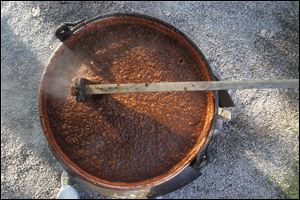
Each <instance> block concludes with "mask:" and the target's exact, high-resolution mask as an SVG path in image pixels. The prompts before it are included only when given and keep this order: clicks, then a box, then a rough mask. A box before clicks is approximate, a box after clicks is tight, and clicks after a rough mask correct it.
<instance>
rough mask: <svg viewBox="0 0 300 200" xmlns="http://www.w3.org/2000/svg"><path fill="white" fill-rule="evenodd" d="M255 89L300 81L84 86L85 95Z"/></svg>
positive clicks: (293, 86) (291, 85)
mask: <svg viewBox="0 0 300 200" xmlns="http://www.w3.org/2000/svg"><path fill="white" fill-rule="evenodd" d="M253 88H258V89H263V88H299V79H284V80H239V81H194V82H160V83H128V84H95V85H84V86H83V89H84V92H85V94H112V93H130V92H172V91H204V90H231V89H232V90H234V89H253Z"/></svg>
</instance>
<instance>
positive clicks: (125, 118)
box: [47, 24, 208, 182]
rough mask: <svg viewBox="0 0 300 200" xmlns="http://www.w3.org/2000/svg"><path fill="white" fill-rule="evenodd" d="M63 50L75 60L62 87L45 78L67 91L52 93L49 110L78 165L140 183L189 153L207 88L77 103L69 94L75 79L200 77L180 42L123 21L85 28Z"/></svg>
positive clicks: (204, 106)
mask: <svg viewBox="0 0 300 200" xmlns="http://www.w3.org/2000/svg"><path fill="white" fill-rule="evenodd" d="M69 51H70V52H72V54H74V55H76V56H77V57H78V59H79V60H80V61H81V62H79V64H78V63H77V64H74V65H76V67H74V66H73V68H72V69H73V71H72V70H70V71H72V73H71V72H70V73H69V76H72V77H71V79H70V81H67V88H63V89H58V88H61V87H63V86H64V85H66V84H61V83H60V82H59V81H53V82H52V83H51V88H52V90H53V91H56V89H55V88H57V91H60V90H63V91H64V92H65V95H62V96H59V95H51V93H50V94H49V95H48V96H47V112H48V116H49V120H50V125H51V129H52V131H53V134H54V136H55V138H56V141H57V143H58V144H59V146H60V148H61V149H62V150H63V151H64V152H65V154H66V155H67V156H68V157H69V158H70V159H71V160H72V161H73V162H74V163H76V165H78V166H79V167H80V168H82V169H83V170H85V171H86V172H88V173H90V174H92V175H94V176H96V177H99V178H101V179H104V180H107V181H112V182H138V181H142V180H145V179H149V178H153V177H157V176H159V175H162V174H164V173H166V172H168V171H170V170H171V169H172V167H174V166H175V165H176V164H178V163H179V162H180V161H181V160H182V159H183V158H184V157H185V156H186V155H187V154H188V153H189V152H190V151H191V149H192V148H193V147H194V145H195V144H196V143H197V141H198V138H199V137H200V133H201V130H202V129H203V126H204V123H205V116H206V112H207V101H208V100H207V99H208V97H207V92H159V93H128V94H112V95H96V96H93V97H91V98H89V99H88V100H87V101H86V102H80V103H79V102H76V100H75V97H74V96H73V95H72V93H71V92H70V91H71V88H72V84H73V83H74V80H75V79H76V78H79V77H81V78H86V79H88V80H89V81H90V83H97V84H104V83H116V84H118V83H151V82H168V81H199V80H203V76H202V75H201V72H200V70H199V66H198V65H197V64H196V61H195V60H193V58H191V56H190V55H189V54H188V53H186V52H187V51H186V50H185V48H184V47H183V46H182V45H181V44H179V43H178V42H177V41H176V40H174V39H172V38H171V37H169V36H167V35H165V34H163V33H161V32H160V31H157V30H154V29H151V28H147V27H144V26H139V25H130V24H123V25H118V26H109V27H106V28H102V29H99V30H98V31H94V32H91V33H90V34H89V35H86V36H85V37H83V38H82V39H81V40H80V41H79V42H78V44H77V45H75V46H74V47H72V48H71V49H70V50H69ZM65 62H66V61H65ZM70 74H71V75H70ZM56 76H63V74H60V73H56ZM61 79H62V80H63V79H64V77H62V78H61Z"/></svg>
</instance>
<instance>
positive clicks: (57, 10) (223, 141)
mask: <svg viewBox="0 0 300 200" xmlns="http://www.w3.org/2000/svg"><path fill="white" fill-rule="evenodd" d="M114 12H138V13H142V14H147V15H150V16H153V17H157V18H159V19H162V20H164V21H166V22H169V23H170V24H172V25H174V26H175V27H177V28H178V29H180V30H181V31H183V32H184V33H186V34H187V35H188V36H189V37H190V38H191V39H192V40H193V41H194V42H195V43H196V44H197V45H198V46H199V47H200V49H201V50H202V51H203V53H204V54H205V55H206V57H207V59H208V61H209V63H210V64H211V65H212V67H213V68H214V69H215V70H216V71H217V72H218V73H219V75H220V76H221V78H222V79H225V80H231V79H232V80H237V79H271V78H274V79H276V78H277V79H281V78H299V3H293V2H227V3H226V2H3V1H1V198H54V197H55V196H56V193H57V192H58V191H59V187H60V182H59V180H60V177H59V176H60V173H61V168H60V166H59V165H58V164H57V162H56V161H55V159H54V158H53V156H52V154H51V152H50V151H49V150H48V147H47V143H46V141H45V138H44V136H43V133H42V130H41V127H40V123H39V118H38V113H37V111H38V110H37V91H38V86H39V81H40V78H41V74H42V71H43V69H44V67H45V65H46V64H47V61H48V59H49V57H50V56H51V54H52V52H53V51H54V49H55V47H56V46H57V45H58V44H59V42H58V41H57V39H55V37H54V36H53V33H54V31H55V28H56V27H57V26H58V25H59V24H60V23H61V22H64V21H73V20H78V19H82V18H84V17H93V16H96V15H100V14H108V13H114ZM230 92H231V94H232V97H233V100H234V102H235V103H236V106H235V107H234V108H232V109H231V110H232V114H233V119H232V121H230V122H229V123H227V124H225V127H224V130H223V132H222V133H221V134H219V135H217V136H216V138H215V140H214V141H213V142H214V143H213V151H212V154H211V156H212V159H213V161H212V162H211V163H210V164H209V165H208V166H207V168H206V169H205V170H204V174H203V175H202V176H201V177H200V178H198V179H197V180H196V181H194V182H193V183H191V184H189V185H188V186H186V187H184V188H182V189H180V190H178V191H176V192H173V193H171V194H168V195H165V196H163V197H164V198H280V197H289V195H290V194H292V195H293V194H295V195H296V196H295V195H294V196H290V197H297V193H298V196H299V185H297V184H296V183H295V182H294V180H299V164H298V162H299V153H298V151H299V124H298V122H299V105H298V104H299V90H298V89H296V90H283V89H274V90H239V91H230ZM295 184H296V185H295ZM76 188H77V189H78V190H79V191H80V194H81V196H82V198H102V196H101V195H99V194H95V193H93V192H91V191H89V190H88V189H87V188H84V187H83V186H81V185H76Z"/></svg>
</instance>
